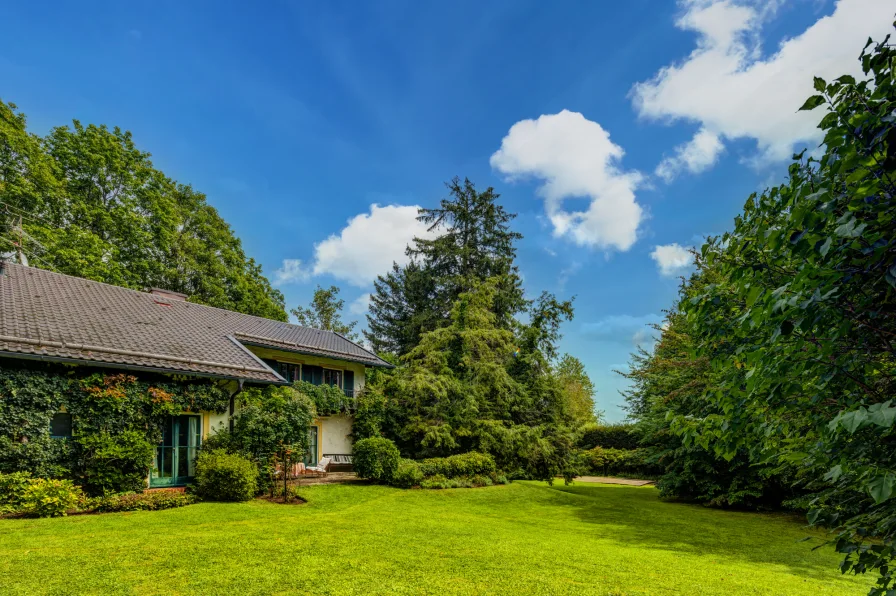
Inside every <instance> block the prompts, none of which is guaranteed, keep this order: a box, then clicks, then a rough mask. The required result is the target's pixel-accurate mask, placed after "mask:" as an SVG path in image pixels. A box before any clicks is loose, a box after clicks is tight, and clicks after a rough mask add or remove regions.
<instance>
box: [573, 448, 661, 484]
mask: <svg viewBox="0 0 896 596" xmlns="http://www.w3.org/2000/svg"><path fill="white" fill-rule="evenodd" d="M649 454H650V452H649V450H648V449H605V448H603V447H595V448H594V449H590V450H588V451H585V452H584V453H583V454H582V456H583V459H584V467H585V469H586V471H587V472H588V473H590V474H598V475H602V476H626V475H629V476H639V477H653V476H658V475H660V474H662V469H661V468H659V467H658V466H657V465H656V464H653V463H651V462H650V459H649Z"/></svg>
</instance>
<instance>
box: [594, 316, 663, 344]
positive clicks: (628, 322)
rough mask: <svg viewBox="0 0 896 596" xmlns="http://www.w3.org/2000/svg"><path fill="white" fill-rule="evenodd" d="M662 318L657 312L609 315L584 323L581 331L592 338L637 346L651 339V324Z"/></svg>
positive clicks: (658, 321)
mask: <svg viewBox="0 0 896 596" xmlns="http://www.w3.org/2000/svg"><path fill="white" fill-rule="evenodd" d="M662 320H663V317H661V316H660V315H657V314H647V315H641V316H633V315H610V316H607V317H604V318H603V319H601V320H600V321H598V322H597V323H586V324H585V325H583V326H582V332H583V334H584V335H586V336H587V337H591V338H594V339H598V340H603V341H615V342H618V343H623V344H626V345H633V346H637V345H641V344H645V343H648V342H650V341H652V339H651V338H652V337H653V335H654V331H653V329H652V327H651V326H652V325H657V324H659V323H660V322H661V321H662Z"/></svg>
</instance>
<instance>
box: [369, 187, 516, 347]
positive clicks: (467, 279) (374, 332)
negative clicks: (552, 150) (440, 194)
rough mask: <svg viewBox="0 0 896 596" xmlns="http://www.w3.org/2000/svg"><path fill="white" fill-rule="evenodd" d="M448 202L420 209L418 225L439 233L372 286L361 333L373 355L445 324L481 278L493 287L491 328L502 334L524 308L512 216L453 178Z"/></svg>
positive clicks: (491, 196)
mask: <svg viewBox="0 0 896 596" xmlns="http://www.w3.org/2000/svg"><path fill="white" fill-rule="evenodd" d="M446 186H447V187H448V191H449V195H448V197H446V198H444V199H442V200H441V202H440V204H439V207H437V208H435V209H421V210H420V215H419V217H418V219H419V220H420V221H422V222H424V223H426V224H428V225H429V229H430V230H431V231H436V232H438V233H439V235H438V236H437V237H436V238H435V239H432V240H430V239H423V238H415V239H414V243H413V245H412V246H409V247H408V249H407V252H408V255H409V256H410V257H411V258H412V261H411V263H410V264H408V265H407V266H405V267H403V268H402V267H399V266H398V265H395V266H393V269H392V271H391V272H389V273H388V274H386V275H384V276H380V278H379V279H378V280H377V282H376V283H375V291H374V294H373V296H372V298H371V310H370V314H369V315H368V327H369V331H367V332H366V333H365V335H366V337H367V338H368V340H369V341H370V342H371V344H373V346H374V347H375V348H376V349H379V350H387V351H395V352H396V353H398V354H405V353H407V352H408V351H409V350H411V349H412V348H413V347H414V346H416V345H417V342H418V341H419V338H420V335H421V333H424V332H426V331H431V330H433V329H436V328H438V327H439V326H441V325H445V324H447V323H448V321H449V318H450V312H451V308H452V305H453V304H454V303H455V302H456V301H457V299H458V298H459V297H460V295H461V294H462V293H464V292H468V291H470V290H471V289H472V288H473V287H475V286H476V285H477V284H479V283H481V282H483V281H485V280H486V279H493V280H495V281H494V283H497V284H498V285H497V286H496V294H495V297H494V313H495V316H496V320H497V323H498V325H499V326H501V327H503V328H510V327H511V326H512V325H513V316H514V315H515V314H518V313H519V312H522V311H523V310H524V309H525V308H526V307H527V302H526V300H525V299H524V298H523V290H522V283H521V280H520V277H519V272H518V269H517V267H516V265H515V264H514V259H515V258H516V247H515V243H516V241H517V240H519V239H520V238H522V235H521V234H519V233H518V232H514V231H512V230H511V229H510V222H511V221H513V219H514V218H515V217H516V215H515V214H512V213H508V212H507V211H505V210H504V208H503V207H502V206H501V205H499V204H498V203H497V200H498V198H499V196H500V195H498V193H496V192H495V191H494V189H493V188H491V187H489V188H487V189H486V190H485V191H483V192H478V191H477V190H476V187H475V185H474V184H473V183H472V182H471V181H470V180H469V179H464V181H463V182H461V181H460V179H459V178H454V179H453V180H451V181H450V182H448V183H447V185H446Z"/></svg>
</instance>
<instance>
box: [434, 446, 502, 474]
mask: <svg viewBox="0 0 896 596" xmlns="http://www.w3.org/2000/svg"><path fill="white" fill-rule="evenodd" d="M495 469H496V467H495V458H493V457H492V456H491V455H489V454H487V453H479V452H476V451H470V452H469V453H461V454H459V455H451V456H449V457H433V458H430V459H424V460H423V461H422V462H421V463H420V470H421V471H422V472H423V475H424V476H427V477H429V476H444V477H446V478H459V477H461V476H477V475H485V476H488V475H489V474H492V473H494V472H495Z"/></svg>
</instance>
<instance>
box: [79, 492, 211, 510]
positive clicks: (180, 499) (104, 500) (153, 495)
mask: <svg viewBox="0 0 896 596" xmlns="http://www.w3.org/2000/svg"><path fill="white" fill-rule="evenodd" d="M195 502H196V498H195V497H194V496H193V495H191V494H189V493H185V492H183V491H178V490H153V491H148V492H142V493H123V494H120V495H109V496H105V497H97V498H96V499H89V500H88V502H87V505H86V507H85V509H88V510H91V511H94V512H96V513H111V512H115V511H158V510H160V509H172V508H174V507H183V506H184V505H190V504H191V503H195Z"/></svg>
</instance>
